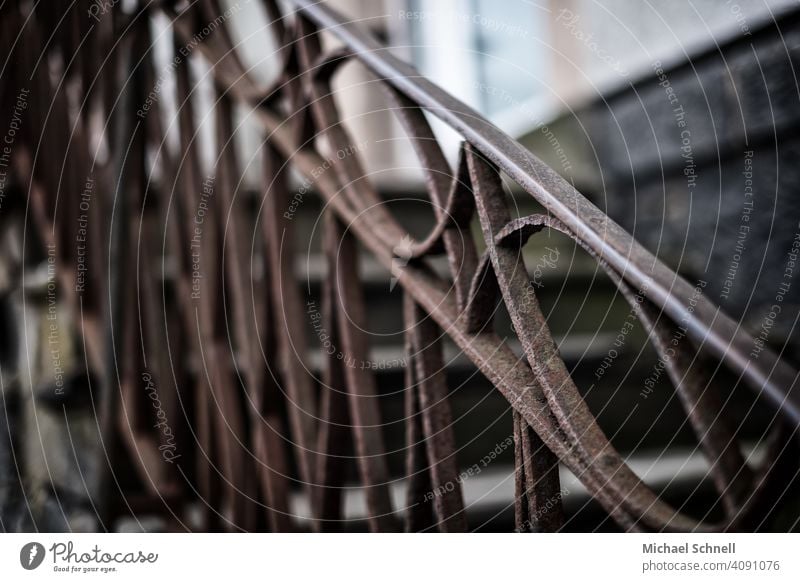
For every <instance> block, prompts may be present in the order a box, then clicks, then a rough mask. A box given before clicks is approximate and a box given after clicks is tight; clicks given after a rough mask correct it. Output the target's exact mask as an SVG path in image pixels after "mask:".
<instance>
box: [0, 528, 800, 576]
mask: <svg viewBox="0 0 800 582" xmlns="http://www.w3.org/2000/svg"><path fill="white" fill-rule="evenodd" d="M799 542H800V537H798V536H797V535H796V534H795V535H793V534H756V535H752V534H725V535H721V534H720V535H701V534H652V535H651V534H461V535H459V534H452V535H445V534H438V535H437V534H430V535H426V534H419V535H408V534H346V535H332V534H105V535H104V534H74V535H61V534H59V535H55V534H53V535H50V534H42V535H36V534H30V535H28V534H5V535H0V579H2V580H15V581H17V580H55V579H64V580H66V579H70V580H79V579H80V580H83V579H87V578H88V579H92V580H114V581H123V580H131V581H133V580H136V581H137V582H139V581H141V580H143V579H144V580H148V579H149V580H169V579H171V578H169V577H171V576H174V577H176V579H177V577H179V576H183V577H185V576H187V575H192V576H193V578H191V579H192V580H203V581H207V580H220V581H222V582H229V581H230V582H233V581H238V580H266V581H271V580H275V581H280V582H284V581H291V580H298V581H306V580H316V581H329V580H343V581H348V582H354V581H360V580H365V581H370V582H375V581H381V582H384V581H387V580H388V581H392V580H398V581H399V580H403V581H405V582H409V581H411V582H418V581H419V582H422V581H424V580H433V579H435V578H434V577H437V578H442V579H448V580H452V579H459V580H489V581H495V580H512V579H514V578H511V577H512V576H514V577H515V579H523V578H519V576H520V575H522V576H525V578H524V579H526V580H527V579H530V580H534V579H536V580H547V579H549V580H565V581H570V580H592V581H594V580H604V579H609V580H612V579H613V580H615V581H617V580H619V581H623V580H648V579H652V580H659V581H663V580H720V581H721V580H731V579H734V580H737V579H738V580H743V581H744V580H747V581H748V582H749V581H753V580H772V581H778V580H792V581H797V580H800V569H799V568H798V562H799V561H800V559H799V558H798V554H800V545H799ZM184 579H185V578H184Z"/></svg>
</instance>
